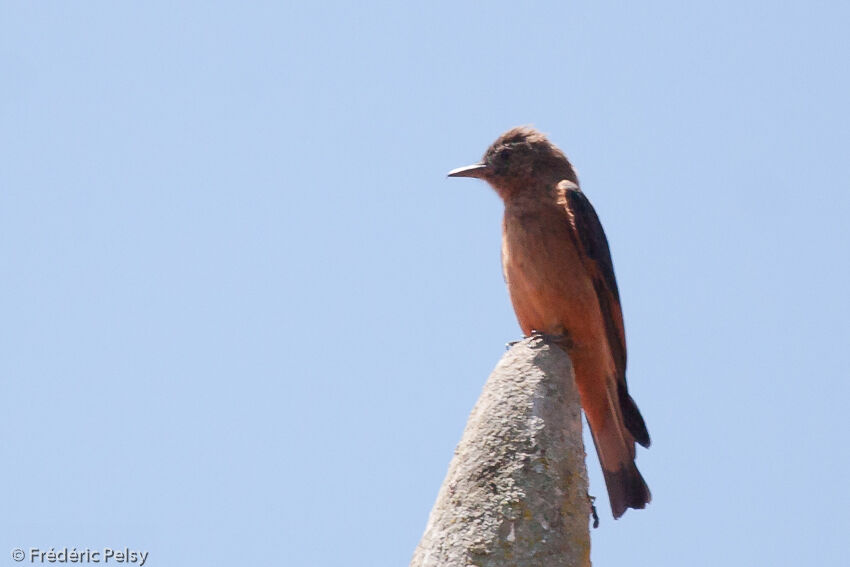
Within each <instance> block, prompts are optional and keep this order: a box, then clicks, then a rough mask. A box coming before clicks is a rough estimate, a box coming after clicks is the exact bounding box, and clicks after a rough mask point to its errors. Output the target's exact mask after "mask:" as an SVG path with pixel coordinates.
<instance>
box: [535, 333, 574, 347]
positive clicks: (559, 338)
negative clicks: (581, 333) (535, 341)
mask: <svg viewBox="0 0 850 567" xmlns="http://www.w3.org/2000/svg"><path fill="white" fill-rule="evenodd" d="M561 331H562V332H561V333H544V332H543V331H538V330H537V329H532V330H531V334H530V335H528V336H529V337H533V338H539V339H542V340H543V342H546V343H551V344H556V345H558V346H560V347H562V348H571V347H572V346H573V341H572V339H571V338H570V334H569V333H568V332H567V331H566V330H564V329H561Z"/></svg>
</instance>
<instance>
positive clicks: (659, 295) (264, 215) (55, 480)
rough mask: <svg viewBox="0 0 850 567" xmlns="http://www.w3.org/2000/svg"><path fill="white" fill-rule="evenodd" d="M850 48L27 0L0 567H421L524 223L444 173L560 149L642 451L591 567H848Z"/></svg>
mask: <svg viewBox="0 0 850 567" xmlns="http://www.w3.org/2000/svg"><path fill="white" fill-rule="evenodd" d="M848 19H850V7H848V5H847V4H846V3H844V2H785V3H782V4H781V5H780V4H777V3H772V2H753V1H736V2H726V1H721V2H715V3H710V4H709V3H696V4H694V3H682V2H649V3H631V4H627V3H619V2H618V3H613V2H593V3H591V2H584V3H575V2H569V3H554V2H553V3H548V4H547V3H539V4H534V5H523V6H518V5H516V4H515V3H507V2H490V3H487V4H486V5H485V4H481V3H477V4H471V3H469V4H465V3H462V4H459V3H442V2H435V3H428V4H408V3H395V4H389V3H387V4H385V5H381V4H369V5H360V4H358V5H354V4H351V5H349V4H343V3H340V4H334V3H324V4H320V3H313V4H311V5H310V6H309V7H308V6H306V5H304V6H300V7H296V6H289V5H287V4H286V3H273V2H255V3H250V4H249V5H246V4H236V3H230V4H227V3H219V2H184V3H180V4H179V5H175V4H173V3H165V2H144V3H113V2H87V3H76V2H75V3H58V2H4V3H3V4H2V5H0V72H1V73H2V76H3V78H4V80H3V85H4V86H3V88H2V89H0V273H2V277H0V317H2V324H0V403H2V407H0V448H2V459H3V463H4V464H3V467H2V473H0V481H2V482H0V485H2V486H3V487H4V490H3V498H2V500H3V510H4V513H3V514H2V518H0V546H2V549H0V552H2V553H4V554H6V558H7V559H6V561H7V562H8V563H9V564H10V565H11V564H14V563H13V562H12V560H11V558H10V557H9V555H8V551H7V550H11V549H13V548H15V547H21V548H24V549H29V548H30V547H43V548H44V547H56V548H60V547H64V546H68V547H77V548H85V547H89V548H102V547H105V546H111V547H123V546H129V547H130V548H135V549H142V550H147V551H149V552H150V557H149V559H148V563H147V564H148V565H153V566H161V565H236V564H271V563H272V562H274V563H276V564H281V563H282V564H286V565H310V566H325V565H326V566H338V565H363V566H369V567H377V566H383V565H387V566H390V565H404V564H406V563H407V562H408V561H409V559H410V556H411V555H412V552H413V549H414V547H415V545H416V543H417V542H418V540H419V537H420V536H421V534H422V531H423V529H424V527H425V523H426V520H427V517H428V513H429V511H430V508H431V505H432V504H433V501H434V498H435V497H436V494H437V490H438V488H439V486H440V483H441V482H442V479H443V476H444V474H445V472H446V469H447V466H448V462H449V460H450V458H451V456H452V451H453V449H454V446H455V444H456V443H457V441H458V440H459V438H460V435H461V432H462V430H463V427H464V424H465V421H466V417H467V415H468V413H469V411H470V410H471V408H472V406H473V404H474V402H475V400H476V398H477V395H478V393H479V392H480V390H481V387H482V385H483V383H484V381H485V379H486V377H487V375H488V373H489V372H490V370H491V369H492V367H493V366H494V365H495V364H496V362H497V361H498V359H499V357H500V356H501V355H502V353H503V351H504V344H505V343H506V342H507V341H510V340H514V339H516V338H517V337H518V336H519V330H518V327H517V325H516V322H515V320H514V316H513V313H512V311H511V308H510V305H509V302H508V298H507V294H506V291H505V289H504V284H503V281H502V278H501V271H500V268H499V237H500V236H499V231H500V219H501V203H500V202H499V200H498V198H497V197H496V196H495V194H493V193H492V191H491V190H490V189H489V188H488V187H486V185H485V184H483V183H481V182H475V181H469V180H454V179H451V180H450V179H446V178H445V173H446V172H447V171H448V170H449V169H451V168H453V167H456V166H460V165H465V164H467V163H470V162H472V161H474V160H476V159H477V158H478V157H479V156H480V155H481V153H483V151H484V149H485V148H486V147H487V145H489V144H490V142H491V141H492V140H493V139H494V138H495V137H496V136H497V135H498V134H499V133H501V132H502V131H503V130H506V129H507V128H509V127H512V126H515V125H519V124H534V125H535V126H537V127H538V128H540V129H541V130H543V131H545V132H547V133H548V134H549V135H550V136H551V138H552V139H553V141H555V142H556V143H557V144H558V145H559V146H560V147H561V148H562V149H563V150H564V151H565V152H566V153H567V154H568V155H569V156H570V158H571V159H572V161H573V162H574V163H575V165H576V167H577V169H578V172H579V176H580V179H581V182H582V187H583V189H584V191H585V192H586V193H587V195H588V196H589V198H590V199H591V200H592V202H593V203H594V205H595V207H596V209H597V211H598V213H599V215H600V217H601V219H602V222H603V224H604V225H605V228H606V231H607V234H608V238H609V240H610V242H611V248H612V253H613V258H614V264H615V267H616V272H617V277H618V280H619V284H620V291H621V296H622V299H623V308H624V314H625V321H626V333H627V340H628V345H629V355H630V357H629V364H630V365H629V373H628V377H629V384H630V389H631V391H632V393H633V395H634V397H635V399H636V400H637V402H638V404H639V405H640V407H641V410H642V412H643V414H644V416H645V417H646V420H647V423H648V425H649V429H650V432H651V434H652V437H653V446H652V448H651V449H650V450H649V451H645V450H641V451H640V453H639V458H638V464H639V466H640V468H641V470H642V471H643V473H644V475H645V477H646V478H647V480H648V482H649V484H650V487H651V488H652V492H653V496H654V500H653V502H652V504H651V506H650V507H649V508H648V509H647V510H645V511H638V512H634V511H630V512H629V513H627V514H626V516H625V517H624V518H622V519H621V520H619V521H616V522H615V521H614V520H612V519H611V517H610V511H609V510H608V508H607V507H606V506H601V507H600V511H601V513H602V526H601V527H600V528H599V529H598V530H595V531H594V532H593V533H592V536H593V559H594V562H595V564H597V565H616V564H633V565H682V564H688V565H694V566H700V565H706V566H708V565H712V566H713V565H717V564H718V563H722V564H729V565H774V566H780V565H799V564H801V563H805V564H810V563H813V564H818V565H841V564H844V562H845V560H846V545H845V543H846V534H847V533H848V532H850V523H848V520H847V509H848V505H850V490H849V489H848V487H847V477H848V475H847V470H848V466H850V450H848V447H847V439H846V434H847V431H848V426H847V417H846V411H847V407H848V402H850V392H848V389H850V388H848V379H847V374H848V373H847V367H846V358H847V356H846V355H847V352H848V344H850V329H848V317H850V300H848V294H847V290H848V289H850V268H848V252H847V250H848V243H850V228H848V222H847V220H846V219H847V216H848V213H850V196H848V190H850V176H848V173H847V163H848V150H850V113H848V106H847V101H848V100H850V78H848V74H847V72H846V66H847V61H848V56H850V40H848V36H847V30H846V23H847V21H848ZM588 468H589V471H590V476H591V484H592V487H591V491H592V492H593V493H594V494H595V495H596V496H597V497H598V498H599V499H600V501H603V502H604V501H605V492H604V486H603V484H602V479H601V474H600V472H599V468H598V464H597V461H596V458H595V456H594V455H592V454H591V455H590V456H589V458H588ZM0 561H2V560H0Z"/></svg>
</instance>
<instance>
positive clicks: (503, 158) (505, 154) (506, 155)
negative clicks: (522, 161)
mask: <svg viewBox="0 0 850 567" xmlns="http://www.w3.org/2000/svg"><path fill="white" fill-rule="evenodd" d="M509 157H510V152H509V151H508V150H502V151H500V152H499V153H498V154H496V159H498V160H499V161H500V162H502V163H507V162H508V158H509Z"/></svg>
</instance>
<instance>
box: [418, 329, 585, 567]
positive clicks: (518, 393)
mask: <svg viewBox="0 0 850 567" xmlns="http://www.w3.org/2000/svg"><path fill="white" fill-rule="evenodd" d="M581 423H582V422H581V405H580V403H579V396H578V391H577V390H576V387H575V381H574V378H573V372H572V364H571V363H570V359H569V357H568V356H567V354H566V353H565V352H564V351H562V350H561V349H560V348H558V347H556V346H554V345H551V346H550V345H549V344H547V343H546V342H545V341H544V340H543V339H541V338H539V337H532V338H528V339H525V340H523V341H521V342H519V343H517V344H515V345H514V346H513V347H512V348H511V349H510V350H509V351H508V352H507V353H505V355H504V356H503V357H502V360H501V361H500V362H499V364H498V365H497V366H496V368H495V370H493V373H492V374H491V375H490V378H489V379H488V380H487V384H486V385H485V386H484V391H483V392H482V393H481V397H480V398H479V399H478V403H476V405H475V408H474V409H473V410H472V414H471V415H470V416H469V421H468V422H467V425H466V430H465V431H464V433H463V438H462V439H461V441H460V444H459V445H458V446H457V449H456V450H455V456H454V458H453V459H452V462H451V464H450V465H449V471H448V474H447V475H446V479H445V480H444V481H443V485H442V487H441V488H440V493H439V495H438V496H437V501H436V503H435V504H434V508H433V509H432V511H431V516H430V518H429V520H428V526H427V527H426V529H425V534H424V535H423V536H422V540H421V541H420V542H419V545H418V546H417V548H416V551H415V553H414V555H413V560H412V561H411V563H410V565H411V566H414V567H438V566H439V567H445V566H459V567H468V566H472V565H475V566H479V567H491V566H497V565H498V566H500V567H504V566H517V567H525V566H532V565H534V566H544V565H545V566H552V567H561V566H564V567H566V566H578V565H582V566H584V565H590V534H589V516H590V502H589V499H588V495H587V471H586V469H585V464H584V460H585V452H584V443H583V442H582V436H581V428H582V425H581Z"/></svg>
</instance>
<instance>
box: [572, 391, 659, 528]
mask: <svg viewBox="0 0 850 567" xmlns="http://www.w3.org/2000/svg"><path fill="white" fill-rule="evenodd" d="M625 397H626V398H628V401H629V402H630V404H623V403H622V401H623V400H619V401H620V402H621V404H620V406H619V408H618V409H621V411H620V412H616V411H612V412H611V413H610V414H609V415H607V416H606V419H604V420H603V421H602V423H593V422H591V419H590V416H589V415H588V424H589V425H590V432H591V434H592V436H593V442H594V444H595V445H596V452H597V454H598V455H599V461H600V463H601V465H602V474H603V476H604V477H605V485H606V487H607V488H608V498H609V499H610V500H611V512H612V513H613V514H614V517H615V518H619V517H620V516H622V515H623V514H624V513H625V512H626V509H627V508H644V507H646V505H647V503H649V501H650V500H651V499H652V495H651V494H650V492H649V487H648V486H647V485H646V481H644V480H643V476H641V474H640V471H639V470H638V469H637V466H636V465H635V440H636V439H635V438H636V437H637V441H638V442H640V444H641V445H644V446H648V445H649V434H648V433H646V426H645V425H644V423H643V418H641V417H640V412H639V411H638V409H637V406H636V405H635V404H634V401H632V399H631V397H629V395H628V394H625ZM609 407H611V408H612V409H613V408H614V407H617V406H616V405H615V404H611V405H609ZM635 416H636V417H635ZM637 420H639V423H640V427H635V425H636V424H635V421H637ZM594 421H597V422H598V421H599V420H598V419H597V420H594ZM630 426H631V427H630ZM632 430H636V431H635V432H634V433H633V432H632Z"/></svg>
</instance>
